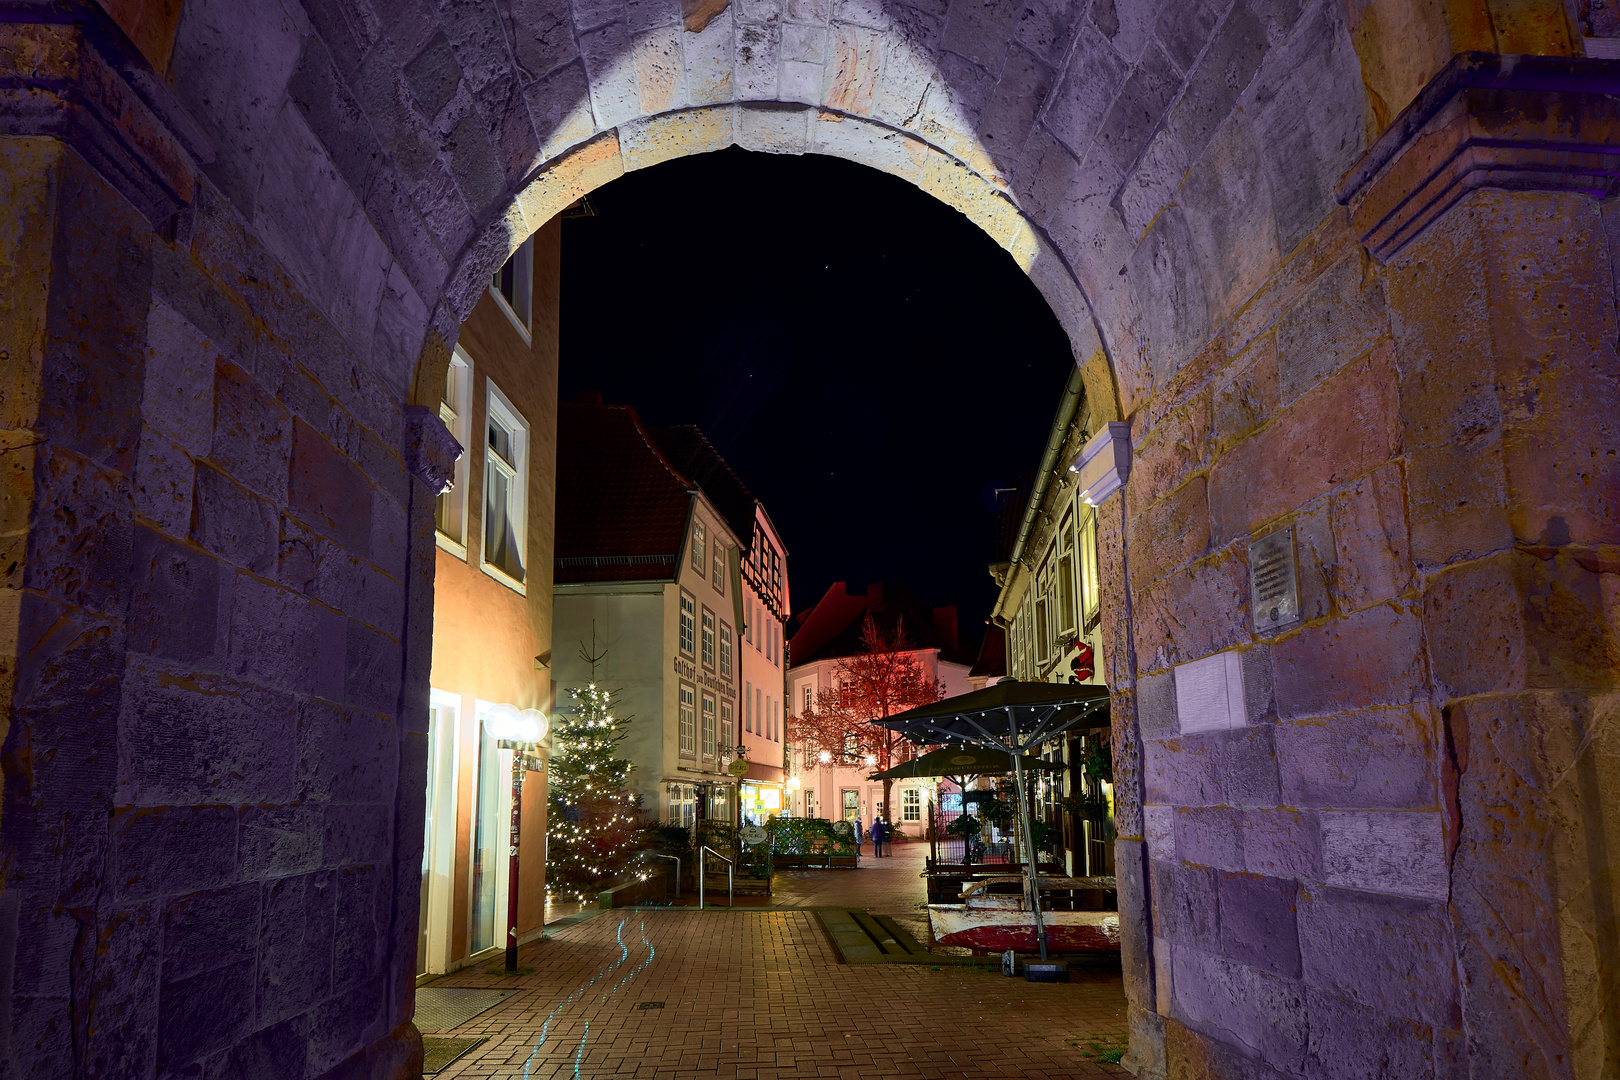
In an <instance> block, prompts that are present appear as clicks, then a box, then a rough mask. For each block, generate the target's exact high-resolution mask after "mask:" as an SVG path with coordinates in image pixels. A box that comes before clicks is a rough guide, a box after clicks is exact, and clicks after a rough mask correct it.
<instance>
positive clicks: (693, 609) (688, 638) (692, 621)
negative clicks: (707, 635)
mask: <svg viewBox="0 0 1620 1080" xmlns="http://www.w3.org/2000/svg"><path fill="white" fill-rule="evenodd" d="M681 652H683V653H685V654H686V655H687V656H696V655H697V601H696V600H694V599H692V594H691V593H689V592H687V591H686V590H685V589H682V590H681Z"/></svg>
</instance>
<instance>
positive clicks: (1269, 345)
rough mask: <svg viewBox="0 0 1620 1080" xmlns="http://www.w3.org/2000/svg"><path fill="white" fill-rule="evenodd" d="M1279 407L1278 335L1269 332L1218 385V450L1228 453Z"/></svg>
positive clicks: (1215, 423)
mask: <svg viewBox="0 0 1620 1080" xmlns="http://www.w3.org/2000/svg"><path fill="white" fill-rule="evenodd" d="M1277 406H1278V391H1277V338H1276V336H1275V335H1274V334H1266V335H1264V336H1262V337H1261V338H1260V339H1259V340H1257V341H1255V342H1254V343H1252V344H1251V345H1250V346H1249V347H1248V348H1247V349H1246V350H1245V351H1244V353H1243V354H1242V355H1241V356H1240V357H1239V360H1238V363H1237V364H1234V365H1233V367H1232V369H1231V373H1230V374H1229V375H1225V376H1224V377H1223V378H1222V379H1221V380H1220V381H1219V382H1218V383H1217V384H1216V387H1215V397H1214V405H1213V408H1214V431H1213V435H1212V440H1213V443H1214V446H1213V449H1214V451H1215V452H1216V453H1225V452H1226V451H1227V450H1229V449H1231V447H1233V446H1235V445H1236V444H1237V443H1238V441H1239V440H1241V439H1243V438H1244V437H1245V436H1247V435H1248V434H1249V433H1250V432H1252V431H1254V430H1255V429H1257V428H1258V427H1260V425H1261V424H1263V423H1265V422H1266V420H1267V419H1269V418H1270V417H1271V414H1272V413H1273V412H1275V411H1276V409H1277Z"/></svg>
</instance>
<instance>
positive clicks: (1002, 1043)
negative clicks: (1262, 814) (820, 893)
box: [435, 910, 1126, 1080]
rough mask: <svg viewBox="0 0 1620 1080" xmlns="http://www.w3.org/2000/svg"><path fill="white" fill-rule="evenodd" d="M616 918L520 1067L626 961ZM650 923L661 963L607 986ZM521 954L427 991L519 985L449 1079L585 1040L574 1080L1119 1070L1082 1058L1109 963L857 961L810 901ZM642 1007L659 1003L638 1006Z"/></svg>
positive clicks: (667, 914)
mask: <svg viewBox="0 0 1620 1080" xmlns="http://www.w3.org/2000/svg"><path fill="white" fill-rule="evenodd" d="M621 920H623V935H624V940H625V941H626V942H627V943H629V944H630V948H629V951H628V955H627V959H626V962H625V963H624V964H623V966H622V967H619V968H617V969H616V970H614V971H612V972H611V973H610V974H609V975H607V976H605V977H601V978H598V979H597V981H596V983H595V984H594V986H593V987H592V989H591V991H590V993H589V994H588V995H581V996H580V998H578V999H576V1001H575V1002H574V1003H572V1004H571V1005H569V1006H567V1007H566V1008H564V1009H563V1010H562V1011H561V1012H560V1013H559V1014H558V1015H557V1018H556V1020H555V1021H554V1022H553V1023H552V1025H551V1028H550V1030H549V1032H547V1033H546V1035H547V1037H546V1041H545V1045H544V1046H543V1047H542V1048H541V1050H540V1051H539V1052H538V1053H535V1054H534V1057H533V1059H532V1061H530V1060H529V1059H530V1055H531V1053H532V1052H533V1051H534V1046H535V1043H536V1042H537V1041H538V1040H539V1039H540V1037H541V1033H542V1030H543V1028H544V1025H545V1022H546V1019H547V1017H548V1016H549V1015H550V1014H551V1013H552V1011H553V1010H554V1009H555V1008H556V1007H557V1005H558V1004H559V1003H560V1002H563V1001H564V1000H565V999H567V998H568V996H569V995H570V993H572V992H573V991H574V990H575V989H576V988H577V987H579V986H581V985H582V984H584V983H586V982H588V981H589V980H591V979H592V977H593V976H596V975H597V974H598V973H599V972H601V971H602V970H603V969H604V968H607V967H609V966H611V965H613V964H614V962H615V961H617V960H618V959H619V958H620V955H621V953H620V949H619V946H618V945H617V944H616V943H615V936H616V934H618V933H619V930H620V925H621ZM643 925H644V926H645V932H646V936H647V940H648V941H650V942H652V944H653V946H654V948H655V949H656V950H657V952H656V956H655V958H654V959H653V961H652V963H651V964H650V965H648V966H647V967H646V968H645V970H642V971H641V972H640V974H637V975H635V977H634V978H633V979H631V981H630V982H628V983H626V984H624V985H622V986H617V984H618V982H619V980H620V979H622V978H623V976H624V974H625V973H626V972H629V971H634V970H635V969H636V968H637V967H638V966H639V965H641V963H642V962H643V960H644V959H645V958H646V955H647V950H646V949H644V948H643V947H642V946H641V943H640V936H641V927H642V926H643ZM521 960H522V963H523V964H524V965H525V966H529V965H532V966H533V967H535V969H536V971H535V974H534V975H532V976H527V977H522V978H517V979H511V980H508V979H506V978H505V977H504V976H494V975H484V974H481V973H478V974H463V973H458V974H456V975H454V976H450V977H448V978H446V979H444V980H441V981H440V982H438V983H436V984H435V986H444V985H451V986H467V987H483V986H491V987H493V986H512V985H517V986H521V987H522V992H521V993H519V994H518V995H516V996H514V997H513V998H511V999H510V1000H508V1001H506V1002H503V1003H502V1004H501V1005H500V1006H498V1007H497V1008H495V1009H491V1010H490V1011H488V1012H485V1013H482V1014H480V1015H479V1016H477V1017H475V1018H474V1019H473V1020H472V1021H470V1022H468V1023H467V1024H466V1025H464V1026H463V1027H460V1028H457V1029H456V1030H455V1031H454V1034H455V1035H460V1036H466V1035H487V1036H489V1042H487V1043H485V1044H484V1045H483V1046H481V1047H479V1048H478V1049H477V1050H476V1051H474V1052H473V1053H472V1054H469V1055H467V1056H466V1057H464V1058H462V1059H461V1060H459V1061H457V1062H456V1063H455V1064H454V1065H452V1066H451V1067H450V1068H449V1069H447V1070H446V1071H444V1072H443V1073H440V1074H439V1076H440V1077H441V1078H454V1077H502V1078H505V1077H521V1076H523V1075H524V1066H525V1062H526V1061H529V1064H530V1069H529V1073H528V1075H529V1076H531V1077H535V1078H546V1080H549V1078H563V1077H572V1076H573V1075H574V1063H575V1056H576V1054H578V1053H579V1048H580V1045H581V1041H582V1040H583V1041H584V1054H583V1057H581V1058H580V1071H579V1075H580V1077H582V1078H594V1077H634V1078H638V1080H641V1078H657V1080H685V1078H688V1077H691V1078H694V1080H696V1078H707V1077H727V1078H732V1077H735V1078H737V1080H789V1078H795V1077H849V1078H854V1077H862V1078H867V1077H888V1076H914V1077H942V1078H943V1077H964V1078H966V1077H985V1078H990V1077H998V1078H1000V1077H1026V1076H1027V1077H1101V1076H1124V1075H1126V1074H1125V1072H1124V1070H1122V1069H1120V1068H1119V1067H1118V1066H1116V1065H1110V1064H1104V1063H1101V1062H1098V1061H1094V1060H1089V1059H1087V1058H1086V1057H1084V1056H1083V1055H1084V1053H1085V1052H1086V1048H1087V1044H1088V1041H1090V1040H1095V1039H1099V1038H1112V1039H1122V1038H1123V1033H1124V1030H1125V998H1124V994H1123V990H1122V987H1121V980H1120V975H1119V973H1118V972H1117V971H1116V972H1112V973H1107V972H1093V971H1085V972H1076V973H1075V975H1074V981H1073V982H1071V983H1069V984H1067V985H1064V984H1032V983H1026V982H1024V981H1022V980H1018V979H1006V978H1002V977H1001V976H1000V975H999V974H994V973H989V972H986V971H981V970H979V969H973V968H952V967H942V968H941V969H940V970H938V971H934V970H930V969H929V968H928V967H926V966H914V965H906V966H902V965H892V966H891V965H877V966H871V967H865V966H863V967H851V966H848V965H844V964H840V963H839V962H838V958H837V954H836V953H835V952H834V950H833V948H832V946H831V945H830V944H829V943H828V941H827V939H826V936H825V934H824V933H823V931H822V929H821V927H820V926H819V924H818V923H817V920H816V917H815V915H814V914H813V913H811V912H808V911H794V910H763V911H738V912H734V913H733V912H726V911H717V912H709V911H705V912H697V911H665V910H649V911H628V912H625V911H613V912H602V913H601V914H599V915H597V916H596V917H594V918H591V919H588V920H586V921H585V922H582V923H578V924H576V925H574V926H571V927H568V928H567V929H565V930H563V931H561V932H560V933H558V934H557V935H556V936H555V937H553V938H551V939H550V940H549V941H545V942H536V943H535V944H533V945H530V946H528V947H526V948H525V950H524V952H523V954H522V957H521ZM616 986H617V989H616V990H615V987H616ZM604 994H607V995H608V997H607V1000H606V1001H605V1002H604V1001H603V997H604ZM643 1001H662V1002H664V1007H663V1008H662V1009H638V1008H637V1007H636V1006H637V1004H638V1003H640V1002H643ZM587 1023H588V1024H589V1025H590V1030H589V1032H588V1033H587V1032H586V1030H585V1027H586V1024H587ZM1071 1044H1078V1045H1071Z"/></svg>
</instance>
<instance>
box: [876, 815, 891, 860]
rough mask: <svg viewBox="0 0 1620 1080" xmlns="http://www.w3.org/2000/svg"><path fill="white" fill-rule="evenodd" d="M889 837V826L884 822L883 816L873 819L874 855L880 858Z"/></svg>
mask: <svg viewBox="0 0 1620 1080" xmlns="http://www.w3.org/2000/svg"><path fill="white" fill-rule="evenodd" d="M888 839H889V827H888V826H887V825H886V824H884V822H883V819H882V818H881V817H875V818H873V819H872V855H873V857H874V858H879V857H881V856H882V855H883V844H884V841H886V840H888Z"/></svg>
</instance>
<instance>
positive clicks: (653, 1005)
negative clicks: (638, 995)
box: [636, 1001, 664, 1009]
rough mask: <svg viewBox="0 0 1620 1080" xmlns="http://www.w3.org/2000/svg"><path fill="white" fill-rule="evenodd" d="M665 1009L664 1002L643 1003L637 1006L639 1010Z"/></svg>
mask: <svg viewBox="0 0 1620 1080" xmlns="http://www.w3.org/2000/svg"><path fill="white" fill-rule="evenodd" d="M663 1007H664V1003H663V1002H662V1001H643V1002H640V1003H638V1004H637V1005H636V1008H638V1009H662V1008H663Z"/></svg>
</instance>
